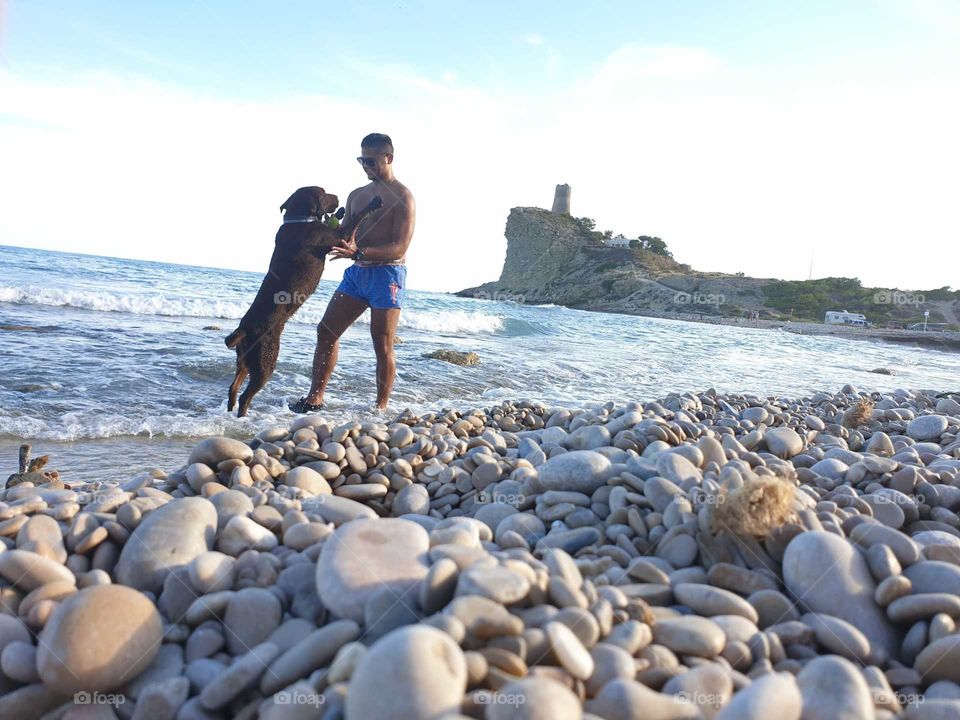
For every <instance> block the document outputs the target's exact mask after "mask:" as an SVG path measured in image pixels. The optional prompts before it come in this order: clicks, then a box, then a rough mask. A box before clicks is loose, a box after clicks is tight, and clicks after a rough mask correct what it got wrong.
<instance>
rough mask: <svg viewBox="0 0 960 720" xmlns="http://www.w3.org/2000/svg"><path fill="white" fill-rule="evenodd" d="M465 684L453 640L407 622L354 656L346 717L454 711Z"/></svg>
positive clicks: (420, 716)
mask: <svg viewBox="0 0 960 720" xmlns="http://www.w3.org/2000/svg"><path fill="white" fill-rule="evenodd" d="M379 522H381V523H382V522H386V521H385V520H380V521H379ZM363 524H366V523H356V525H363ZM347 527H349V526H347ZM418 527H419V526H418ZM466 689H467V663H466V660H465V659H464V657H463V652H462V651H461V650H460V648H459V647H458V646H457V644H456V643H455V642H454V641H453V640H452V639H451V638H450V636H449V635H447V634H446V633H444V632H441V631H440V630H437V629H435V628H432V627H429V626H427V625H411V626H407V627H404V628H401V629H399V630H395V631H394V632H392V633H390V634H389V635H387V636H386V637H384V638H381V639H380V640H378V641H377V642H375V643H374V644H373V645H372V646H371V648H370V649H369V650H368V651H367V652H366V654H365V655H364V656H363V658H362V659H361V660H360V662H359V663H358V665H357V667H356V669H355V670H354V671H353V676H352V677H351V678H350V685H349V687H348V690H347V703H346V716H347V717H349V718H363V720H394V718H405V719H406V720H428V719H429V718H436V717H438V716H440V715H443V714H445V713H451V714H453V713H456V712H458V711H459V709H460V701H461V700H462V699H463V694H464V692H465V691H466Z"/></svg>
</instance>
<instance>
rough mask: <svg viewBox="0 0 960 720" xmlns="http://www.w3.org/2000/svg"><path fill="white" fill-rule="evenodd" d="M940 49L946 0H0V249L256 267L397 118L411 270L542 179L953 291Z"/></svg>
mask: <svg viewBox="0 0 960 720" xmlns="http://www.w3.org/2000/svg"><path fill="white" fill-rule="evenodd" d="M958 48H960V0H841V1H839V2H838V1H837V0H809V1H808V2H803V3H798V2H787V1H785V0H756V1H753V2H746V1H740V0H725V1H724V2H716V0H675V1H673V2H670V3H664V2H654V1H653V0H641V1H638V0H632V1H629V2H617V1H615V0H595V2H591V3H583V2H568V1H567V0H552V1H551V2H532V1H531V2H516V1H514V2H499V1H496V0H488V1H487V2H483V3H471V2H460V1H455V0H437V1H432V0H425V1H423V2H415V1H413V0H393V1H391V2H363V1H357V2H350V1H349V0H344V1H342V2H337V3H331V2H316V1H313V2H307V1H304V2H297V1H293V2H285V3H282V4H279V3H278V4H266V3H259V2H247V3H237V2H225V1H224V2H219V1H213V0H200V1H199V2H182V1H176V0H171V1H170V2H143V3H117V2H112V1H111V2H100V1H98V0H85V1H84V2H67V1H66V0H63V1H61V2H50V1H46V0H31V1H30V2H19V1H18V0H0V244H9V245H20V246H27V247H37V248H46V249H53V250H65V251H71V252H82V253H92V254H99V255H110V256H117V257H129V258H138V259H151V260H163V261H167V262H177V263H185V264H195V265H206V266H213V267H224V268H233V269H243V270H254V271H261V272H262V271H265V270H266V267H267V264H268V262H269V258H270V254H271V252H272V249H273V237H274V234H275V233H276V229H277V226H278V223H279V221H280V219H281V216H280V212H279V205H280V204H281V203H282V202H283V200H285V199H286V198H287V197H288V196H289V195H290V193H291V192H292V191H293V190H294V189H296V188H297V187H300V186H303V185H320V186H322V187H324V188H326V189H327V191H329V192H334V193H336V194H338V195H339V196H340V198H341V201H343V200H345V199H346V196H347V194H348V193H349V191H350V190H352V189H353V188H355V187H358V186H360V185H362V184H364V183H365V182H366V178H365V176H364V175H363V173H362V171H361V169H360V167H359V166H358V165H357V163H356V161H355V160H354V158H355V157H356V155H358V154H359V142H360V139H361V138H362V137H363V136H364V135H365V134H367V133H368V132H386V133H388V134H390V135H391V136H392V137H393V140H394V144H395V148H396V155H395V161H394V169H395V172H396V175H397V177H398V178H399V179H400V180H401V181H402V182H404V183H405V184H406V185H407V186H408V187H409V188H410V189H411V190H412V192H413V194H414V196H415V198H416V202H417V209H418V216H417V226H416V231H415V234H414V239H413V243H412V245H411V250H410V252H409V254H408V264H409V268H410V270H409V273H410V274H409V282H410V287H411V288H413V289H419V290H438V291H454V290H458V289H461V288H466V287H470V286H475V285H478V284H480V283H482V282H485V281H489V280H495V279H497V278H498V277H499V275H500V270H501V267H502V264H503V259H504V254H505V251H506V240H505V238H504V236H503V231H504V225H505V222H506V218H507V215H508V214H509V211H510V208H512V207H517V206H537V207H547V208H549V207H550V205H551V202H552V199H553V191H554V187H555V186H556V184H558V183H569V184H570V185H571V187H572V213H573V214H574V215H576V216H588V217H591V218H594V219H595V220H596V224H597V228H598V229H600V230H606V229H610V230H612V231H613V232H614V233H623V234H624V235H626V236H628V237H635V236H637V235H656V236H659V237H661V238H663V239H664V240H665V241H666V242H667V244H668V246H669V247H670V249H671V250H672V252H673V254H674V256H675V257H676V258H677V260H679V261H680V262H684V263H688V264H690V265H691V266H693V268H695V269H697V270H704V271H719V272H728V273H734V272H743V273H746V274H747V275H752V276H757V277H775V278H782V279H789V280H801V279H806V278H808V277H810V276H811V274H812V277H830V276H846V277H858V278H860V279H861V280H862V281H863V283H864V284H865V285H875V286H884V287H900V288H903V289H917V290H920V289H930V288H935V287H941V286H944V285H949V286H952V287H955V288H956V287H960V214H958V212H957V210H958V196H960V192H958V191H960V129H958V128H960V51H958ZM344 267H345V263H344V262H343V261H341V262H340V263H329V264H328V268H327V271H326V273H325V278H327V279H336V278H338V277H339V276H340V275H341V274H342V271H343V269H344Z"/></svg>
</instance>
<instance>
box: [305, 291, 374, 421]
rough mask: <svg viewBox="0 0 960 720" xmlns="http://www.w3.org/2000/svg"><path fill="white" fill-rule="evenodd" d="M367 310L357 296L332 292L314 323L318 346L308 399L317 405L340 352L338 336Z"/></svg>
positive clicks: (364, 302)
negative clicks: (321, 314) (328, 302)
mask: <svg viewBox="0 0 960 720" xmlns="http://www.w3.org/2000/svg"><path fill="white" fill-rule="evenodd" d="M366 309H367V303H366V301H364V300H361V299H360V298H355V297H353V296H352V295H346V294H344V293H342V292H339V291H338V292H335V293H334V294H333V297H332V298H330V304H329V305H327V310H326V312H325V313H324V314H323V320H321V321H320V324H319V325H317V349H316V351H314V353H313V380H312V383H311V385H310V393H309V394H308V395H307V398H306V399H307V402H308V403H310V404H311V405H319V404H320V403H322V402H323V392H324V390H326V389H327V382H329V380H330V376H331V375H332V374H333V368H334V367H336V364H337V355H339V353H340V336H341V335H343V333H344V332H345V331H346V329H347V328H348V327H350V326H351V325H353V323H354V322H356V320H357V318H358V317H360V316H361V315H362V314H363V311H364V310H366Z"/></svg>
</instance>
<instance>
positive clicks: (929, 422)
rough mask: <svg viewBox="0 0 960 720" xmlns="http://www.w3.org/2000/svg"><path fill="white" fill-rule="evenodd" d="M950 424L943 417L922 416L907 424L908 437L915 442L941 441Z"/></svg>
mask: <svg viewBox="0 0 960 720" xmlns="http://www.w3.org/2000/svg"><path fill="white" fill-rule="evenodd" d="M947 425H949V422H948V421H947V418H946V417H944V416H943V415H921V416H920V417H918V418H916V419H914V420H911V421H910V422H909V423H907V435H909V436H910V437H912V438H913V439H914V440H919V441H921V442H922V441H924V440H934V441H936V440H939V439H940V436H941V435H942V434H943V433H944V432H946V430H947Z"/></svg>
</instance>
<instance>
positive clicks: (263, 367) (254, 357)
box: [237, 332, 280, 417]
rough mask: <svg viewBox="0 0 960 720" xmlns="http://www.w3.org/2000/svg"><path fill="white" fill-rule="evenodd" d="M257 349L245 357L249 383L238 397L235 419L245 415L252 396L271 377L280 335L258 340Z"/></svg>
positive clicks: (275, 362)
mask: <svg viewBox="0 0 960 720" xmlns="http://www.w3.org/2000/svg"><path fill="white" fill-rule="evenodd" d="M258 344H259V347H257V348H255V349H251V352H250V353H249V354H248V355H247V356H246V359H247V362H246V364H247V367H248V368H249V370H250V382H248V383H247V387H246V389H245V390H244V391H243V394H242V395H241V396H240V407H239V409H238V410H237V417H244V416H245V415H246V414H247V408H249V407H250V402H251V401H252V400H253V396H254V395H256V394H257V393H258V392H260V391H261V390H262V389H263V386H264V385H266V384H267V380H269V379H270V376H271V375H273V371H274V369H276V367H277V358H278V357H279V355H280V334H279V332H277V333H272V334H268V335H267V336H266V337H261V338H260V339H259V340H258Z"/></svg>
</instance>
